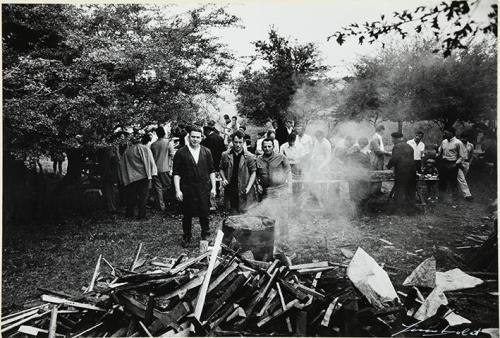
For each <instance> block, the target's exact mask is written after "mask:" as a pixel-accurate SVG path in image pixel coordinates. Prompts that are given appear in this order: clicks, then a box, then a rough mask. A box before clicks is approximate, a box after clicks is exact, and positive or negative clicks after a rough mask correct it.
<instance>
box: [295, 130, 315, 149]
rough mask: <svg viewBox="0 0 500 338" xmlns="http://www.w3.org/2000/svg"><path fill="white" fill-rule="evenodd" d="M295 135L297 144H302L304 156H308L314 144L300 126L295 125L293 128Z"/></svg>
mask: <svg viewBox="0 0 500 338" xmlns="http://www.w3.org/2000/svg"><path fill="white" fill-rule="evenodd" d="M295 133H296V134H297V143H300V144H302V146H303V148H304V152H305V154H306V155H309V154H310V153H311V151H312V147H313V143H314V141H313V139H312V137H311V136H310V135H307V134H306V133H305V130H304V126H302V125H297V126H296V127H295Z"/></svg>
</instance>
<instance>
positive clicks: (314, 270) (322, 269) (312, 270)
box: [297, 266, 335, 275]
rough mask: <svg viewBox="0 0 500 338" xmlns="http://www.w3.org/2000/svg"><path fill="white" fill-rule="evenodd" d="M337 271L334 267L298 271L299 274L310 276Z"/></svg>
mask: <svg viewBox="0 0 500 338" xmlns="http://www.w3.org/2000/svg"><path fill="white" fill-rule="evenodd" d="M333 269H335V268H334V267H333V266H325V267H323V268H313V269H302V270H297V272H298V273H300V274H301V275H305V274H310V273H318V272H323V271H329V270H333Z"/></svg>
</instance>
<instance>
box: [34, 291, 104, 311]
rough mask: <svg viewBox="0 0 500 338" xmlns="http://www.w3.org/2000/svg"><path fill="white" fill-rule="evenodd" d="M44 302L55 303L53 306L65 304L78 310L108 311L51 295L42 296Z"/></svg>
mask: <svg viewBox="0 0 500 338" xmlns="http://www.w3.org/2000/svg"><path fill="white" fill-rule="evenodd" d="M42 301H44V302H47V303H53V304H64V305H66V306H73V307H77V308H81V309H87V310H94V311H102V312H107V310H106V309H103V308H100V307H97V306H94V305H90V304H85V303H79V302H73V301H70V300H67V299H63V298H58V297H53V296H49V295H42Z"/></svg>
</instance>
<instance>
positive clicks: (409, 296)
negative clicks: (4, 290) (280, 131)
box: [1, 229, 493, 338]
mask: <svg viewBox="0 0 500 338" xmlns="http://www.w3.org/2000/svg"><path fill="white" fill-rule="evenodd" d="M264 230H265V229H264ZM225 239H227V238H225ZM238 247H239V248H238ZM143 249H144V248H143V247H142V245H141V244H140V245H139V246H138V248H137V250H136V251H135V253H134V256H133V257H132V258H131V262H132V264H130V265H128V266H127V267H128V270H127V269H120V268H118V267H116V268H114V267H113V266H112V264H111V263H110V262H108V261H107V260H106V259H105V258H104V257H102V256H99V258H98V260H97V264H96V267H95V269H94V273H93V276H92V280H91V281H90V283H89V285H88V286H86V287H85V288H83V289H82V291H83V292H82V293H80V294H75V293H69V294H68V292H64V293H63V292H58V291H52V290H50V289H41V290H43V294H42V296H41V301H42V302H41V303H40V304H38V305H36V306H34V307H31V308H29V309H26V310H23V311H19V312H16V313H11V314H8V315H5V316H4V317H2V318H1V333H2V334H3V335H4V336H12V335H19V333H20V334H21V335H25V336H37V335H44V336H49V337H56V338H59V337H68V336H71V337H82V336H92V337H108V336H148V337H152V336H178V337H187V336H242V335H245V336H246V335H250V336H276V335H278V336H289V335H301V336H394V335H397V334H401V332H408V333H411V332H418V331H408V330H409V329H408V328H411V329H413V330H425V329H431V330H443V329H447V330H448V331H453V330H452V328H453V327H454V326H457V329H456V330H455V331H453V332H458V331H462V330H464V329H470V330H471V332H472V330H477V329H478V326H477V325H476V324H474V323H471V322H470V321H469V320H467V319H466V318H463V317H461V316H460V315H459V314H458V313H455V311H454V310H453V309H451V308H449V307H448V305H447V304H448V301H447V299H446V296H445V295H444V293H443V288H441V287H440V284H439V282H438V281H446V282H447V283H448V284H441V286H443V285H445V286H447V285H448V288H449V287H450V286H449V285H450V279H452V278H458V279H459V281H461V282H462V281H466V282H467V284H466V285H468V286H469V285H472V283H471V282H474V283H476V282H477V281H476V279H477V278H475V277H471V276H468V275H466V274H465V273H464V272H462V271H461V270H458V269H455V270H450V271H448V272H446V273H442V274H443V275H442V276H441V277H439V278H436V272H435V259H434V258H433V257H431V258H428V259H427V260H426V261H424V262H423V263H421V264H420V265H419V266H418V267H417V268H416V269H415V270H414V271H413V272H412V274H411V275H410V276H409V277H408V278H407V281H405V283H406V284H407V285H408V286H405V288H406V289H405V291H406V292H402V291H398V292H396V290H395V289H394V286H393V284H392V283H391V281H390V279H389V276H388V275H387V273H386V272H385V271H384V269H383V268H382V267H381V266H380V265H378V264H377V263H376V262H375V260H374V259H373V258H372V257H371V256H370V255H368V254H367V253H366V252H365V251H364V250H363V249H361V248H358V249H357V251H356V253H355V254H354V255H353V256H352V260H351V262H350V264H349V265H348V266H346V265H345V264H341V263H336V262H328V261H321V262H312V263H300V264H297V263H295V264H293V263H292V257H288V256H286V255H285V254H284V253H282V252H280V253H278V254H277V255H275V256H274V257H273V256H271V257H269V258H270V259H272V258H274V260H273V261H271V262H265V261H258V260H254V256H253V252H254V251H252V250H251V249H252V248H251V247H250V246H249V247H245V249H250V250H239V249H241V243H235V242H231V243H230V244H224V240H223V233H222V232H220V231H219V232H218V234H217V237H216V240H215V244H214V245H213V247H208V249H207V251H206V252H202V253H200V255H199V256H198V257H194V258H188V257H186V255H184V254H182V255H181V256H180V257H177V258H166V259H165V258H163V259H162V258H158V257H154V258H152V259H145V258H141V251H142V250H143ZM204 250H205V248H203V249H202V251H204ZM238 250H239V251H238ZM250 251H251V252H252V254H250V253H249V252H250ZM240 252H242V253H244V254H240ZM345 253H347V254H348V251H345ZM343 254H344V252H343ZM257 255H263V256H265V255H266V253H264V252H257ZM142 256H144V255H142ZM102 262H104V263H105V264H101V263H102ZM346 267H347V269H346ZM387 267H389V266H387ZM390 268H391V269H394V267H390ZM132 270H133V271H132ZM456 270H458V271H456ZM432 271H434V279H432V278H430V277H429V274H432ZM438 276H439V275H438ZM433 281H434V282H436V284H437V287H436V288H435V289H434V290H433V291H432V292H430V294H427V297H426V298H425V297H424V296H423V295H422V294H421V293H420V290H418V289H417V288H416V287H411V286H410V285H423V286H429V285H432V282H433ZM451 282H455V281H451ZM452 284H453V283H452ZM475 285H477V284H475ZM453 286H454V287H457V286H456V285H455V284H453ZM427 293H428V292H427ZM398 294H399V295H400V296H401V297H403V300H404V302H401V300H400V298H399V297H398ZM483 305H485V304H483ZM413 314H414V317H413V316H412V315H413ZM479 330H480V329H479ZM432 332H434V331H432ZM492 332H493V331H492Z"/></svg>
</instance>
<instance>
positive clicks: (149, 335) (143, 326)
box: [139, 320, 153, 337]
mask: <svg viewBox="0 0 500 338" xmlns="http://www.w3.org/2000/svg"><path fill="white" fill-rule="evenodd" d="M139 325H140V326H141V327H142V329H143V330H144V332H145V333H146V335H147V336H148V337H153V335H151V332H149V331H148V328H147V327H146V326H145V325H144V323H143V322H142V321H140V320H139Z"/></svg>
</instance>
